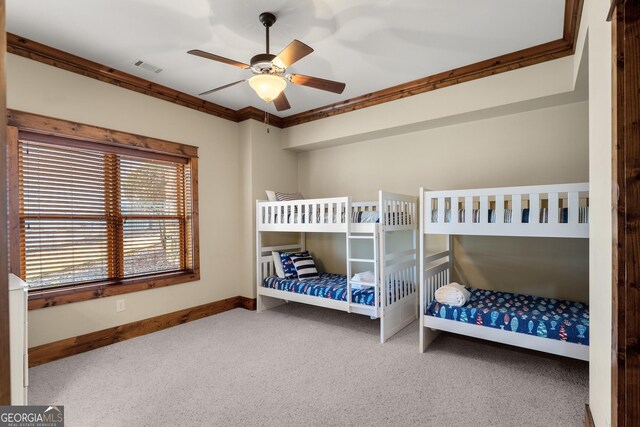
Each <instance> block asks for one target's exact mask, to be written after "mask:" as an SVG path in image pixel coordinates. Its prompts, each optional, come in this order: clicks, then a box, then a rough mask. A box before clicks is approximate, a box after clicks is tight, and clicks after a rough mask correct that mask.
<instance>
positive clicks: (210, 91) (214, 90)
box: [198, 79, 246, 96]
mask: <svg viewBox="0 0 640 427" xmlns="http://www.w3.org/2000/svg"><path fill="white" fill-rule="evenodd" d="M245 81H246V79H245V80H238V81H237V82H233V83H229V84H228V85H224V86H220V87H217V88H215V89H211V90H208V91H206V92H202V93H199V94H198V96H203V95H209V94H210V93H213V92H217V91H219V90H222V89H226V88H228V87H231V86H235V85H237V84H238V83H242V82H245Z"/></svg>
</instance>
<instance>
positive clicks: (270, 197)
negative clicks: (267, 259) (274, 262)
mask: <svg viewBox="0 0 640 427" xmlns="http://www.w3.org/2000/svg"><path fill="white" fill-rule="evenodd" d="M265 193H267V200H269V201H270V202H275V201H276V192H275V191H271V190H265ZM274 259H275V258H274Z"/></svg>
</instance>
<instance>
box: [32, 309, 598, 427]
mask: <svg viewBox="0 0 640 427" xmlns="http://www.w3.org/2000/svg"><path fill="white" fill-rule="evenodd" d="M378 335H379V329H378V322H377V321H374V320H371V319H369V318H368V317H365V316H359V315H349V314H347V313H341V312H336V311H333V310H328V309H322V308H317V307H311V306H306V305H299V304H294V303H291V304H287V305H285V306H280V307H277V308H275V309H272V310H269V311H267V312H264V313H262V314H257V313H255V312H250V311H246V310H244V309H236V310H232V311H228V312H225V313H222V314H218V315H216V316H212V317H208V318H205V319H201V320H198V321H195V322H191V323H187V324H185V325H181V326H177V327H174V328H170V329H166V330H164V331H160V332H156V333H153V334H149V335H145V336H142V337H138V338H135V339H132V340H128V341H124V342H121V343H118V344H114V345H110V346H107V347H103V348H100V349H97V350H93V351H90V352H87V353H83V354H79V355H76V356H72V357H69V358H66V359H61V360H58V361H55V362H51V363H48V364H45V365H42V366H38V367H35V368H32V369H30V371H29V373H30V388H29V390H30V396H29V401H30V403H31V404H41V405H49V404H59V405H64V406H65V415H66V421H67V422H66V425H67V427H69V426H70V427H76V426H79V427H88V426H176V425H179V426H227V425H229V426H235V425H243V426H244V425H261V426H302V425H305V426H307V425H323V426H324V425H339V426H344V425H354V426H355V425H372V426H413V425H420V426H438V427H448V426H470V425H479V426H545V427H546V426H563V427H565V426H566V427H569V426H581V425H583V417H584V404H585V403H586V402H587V397H588V364H587V363H586V362H580V361H576V360H570V359H565V358H560V357H555V356H547V355H544V354H542V353H536V352H530V351H525V350H519V349H515V348H511V347H506V346H501V345H495V344H491V343H487V342H483V341H478V340H472V339H469V338H463V337H456V336H453V335H448V334H441V335H440V337H439V338H438V339H437V340H436V341H434V343H433V344H432V345H431V347H430V348H429V350H428V351H427V353H425V354H420V353H419V351H418V323H417V322H414V323H413V324H411V325H410V326H408V327H407V328H405V329H404V330H402V331H401V332H400V333H398V334H397V335H396V336H394V337H393V338H392V339H391V340H389V341H388V342H387V343H385V344H379V342H378Z"/></svg>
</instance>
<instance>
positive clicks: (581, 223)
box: [422, 183, 589, 238]
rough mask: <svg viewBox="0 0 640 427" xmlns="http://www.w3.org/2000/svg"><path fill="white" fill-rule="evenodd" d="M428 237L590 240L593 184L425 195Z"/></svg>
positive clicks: (425, 226) (424, 192) (425, 223)
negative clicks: (442, 235)
mask: <svg viewBox="0 0 640 427" xmlns="http://www.w3.org/2000/svg"><path fill="white" fill-rule="evenodd" d="M422 203H423V206H424V210H423V218H422V221H423V232H424V233H426V234H468V235H474V234H475V235H495V236H529V237H577V238H585V237H588V236H589V184H588V183H577V184H554V185H536V186H523V187H501V188H483V189H477V190H447V191H424V190H423V191H422Z"/></svg>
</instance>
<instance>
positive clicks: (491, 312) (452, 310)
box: [425, 288, 589, 345]
mask: <svg viewBox="0 0 640 427" xmlns="http://www.w3.org/2000/svg"><path fill="white" fill-rule="evenodd" d="M469 292H470V294H471V295H470V297H469V301H468V302H467V304H465V305H464V306H462V307H452V306H449V305H446V304H440V303H439V302H437V301H436V300H433V301H432V303H431V304H429V306H428V307H427V308H426V310H425V314H426V315H429V316H434V317H440V318H443V319H448V320H453V321H457V322H463V323H472V324H476V325H480V326H485V327H488V328H495V329H502V330H505V331H515V332H518V333H521V334H527V335H534V336H538V337H542V338H549V339H554V340H560V341H566V342H572V343H576V344H583V345H589V306H588V304H583V303H580V302H574V301H566V300H557V299H551V298H542V297H536V296H530V295H522V294H514V293H508V292H496V291H489V290H485V289H477V288H469Z"/></svg>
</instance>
